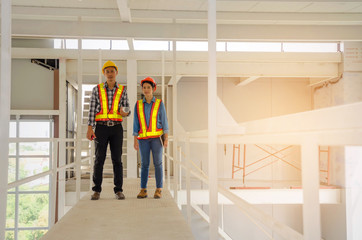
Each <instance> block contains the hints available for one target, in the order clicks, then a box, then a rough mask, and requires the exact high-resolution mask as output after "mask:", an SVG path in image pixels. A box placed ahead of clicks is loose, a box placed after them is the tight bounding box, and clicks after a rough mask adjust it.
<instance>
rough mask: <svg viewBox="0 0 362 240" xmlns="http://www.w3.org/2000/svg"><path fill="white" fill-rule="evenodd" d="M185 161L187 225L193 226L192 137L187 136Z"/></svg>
mask: <svg viewBox="0 0 362 240" xmlns="http://www.w3.org/2000/svg"><path fill="white" fill-rule="evenodd" d="M185 155H186V157H185V161H186V167H187V168H186V197H187V208H186V212H187V223H188V225H189V226H191V174H190V171H191V164H190V163H189V161H191V157H190V137H189V135H188V134H187V137H186V142H185Z"/></svg>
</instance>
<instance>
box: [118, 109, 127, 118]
mask: <svg viewBox="0 0 362 240" xmlns="http://www.w3.org/2000/svg"><path fill="white" fill-rule="evenodd" d="M119 113H120V114H121V116H122V117H127V116H128V115H129V112H125V111H123V107H121V109H119Z"/></svg>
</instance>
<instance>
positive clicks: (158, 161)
mask: <svg viewBox="0 0 362 240" xmlns="http://www.w3.org/2000/svg"><path fill="white" fill-rule="evenodd" d="M138 143H139V147H140V153H141V188H147V181H148V172H149V170H150V153H151V151H152V157H153V165H154V166H155V177H156V187H157V188H162V186H163V174H162V144H161V140H160V138H149V139H140V140H138Z"/></svg>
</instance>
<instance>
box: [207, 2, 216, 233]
mask: <svg viewBox="0 0 362 240" xmlns="http://www.w3.org/2000/svg"><path fill="white" fill-rule="evenodd" d="M208 2H209V6H208V48H209V49H208V50H209V71H208V74H209V76H208V95H207V96H208V136H209V143H208V145H209V148H208V153H209V156H208V158H209V198H210V205H209V217H210V228H209V232H210V238H209V239H211V240H216V239H218V193H217V185H218V183H217V131H216V130H217V126H216V119H217V116H216V107H215V106H217V78H216V0H209V1H208Z"/></svg>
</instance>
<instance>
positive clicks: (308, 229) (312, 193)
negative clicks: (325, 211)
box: [302, 139, 321, 240]
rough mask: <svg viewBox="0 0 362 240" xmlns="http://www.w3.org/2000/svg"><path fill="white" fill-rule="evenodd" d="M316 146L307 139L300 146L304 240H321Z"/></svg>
mask: <svg viewBox="0 0 362 240" xmlns="http://www.w3.org/2000/svg"><path fill="white" fill-rule="evenodd" d="M318 155H319V151H318V145H317V144H316V143H315V142H314V141H311V139H307V140H306V141H304V142H303V144H302V185H303V233H304V239H308V240H320V239H321V220H320V219H321V218H320V205H319V161H318Z"/></svg>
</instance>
